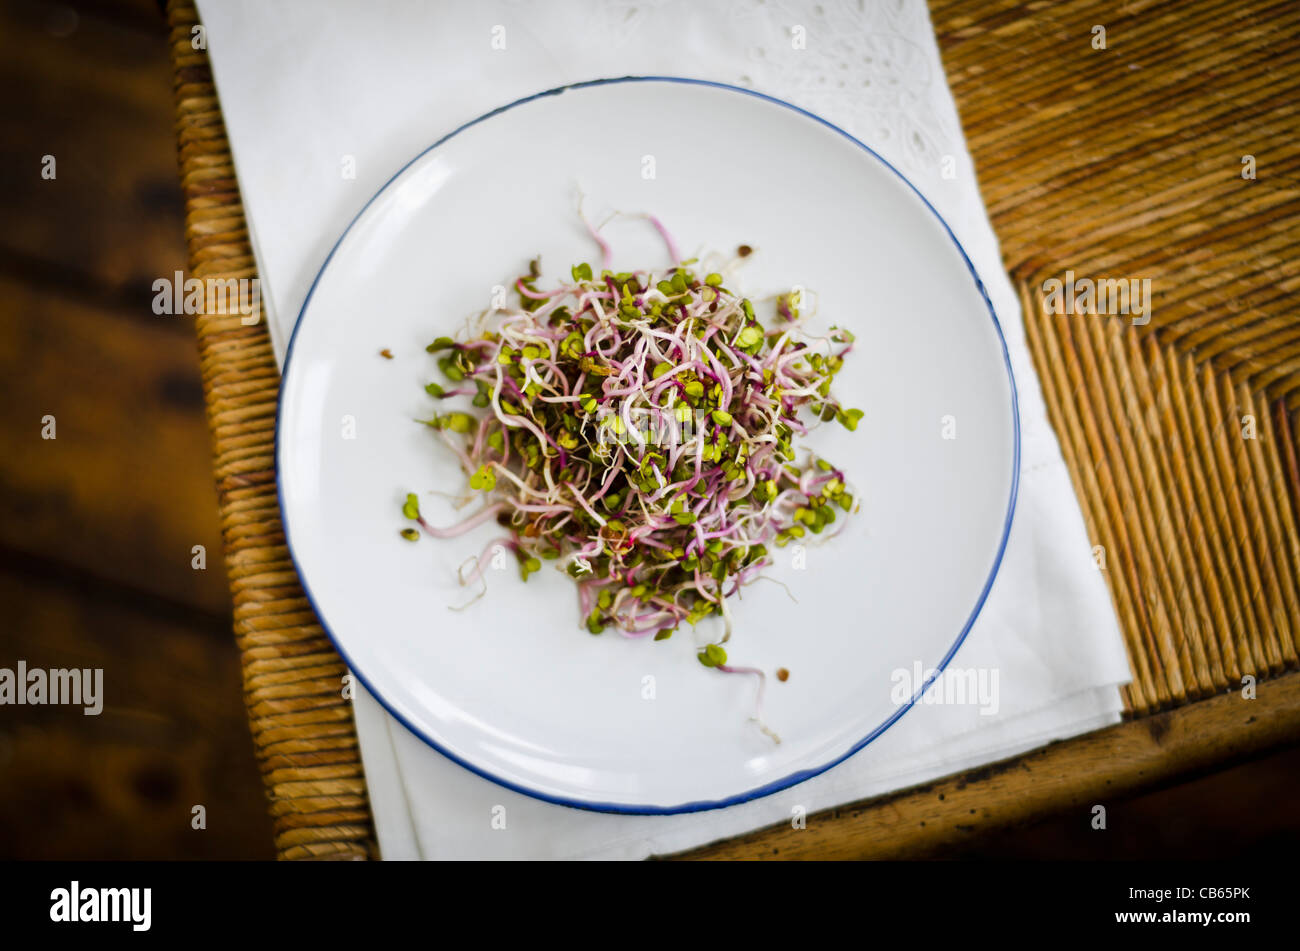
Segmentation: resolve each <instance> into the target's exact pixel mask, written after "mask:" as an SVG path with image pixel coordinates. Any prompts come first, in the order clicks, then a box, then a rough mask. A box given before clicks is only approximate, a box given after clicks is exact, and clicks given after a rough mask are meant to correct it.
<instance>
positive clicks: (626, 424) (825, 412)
mask: <svg viewBox="0 0 1300 951" xmlns="http://www.w3.org/2000/svg"><path fill="white" fill-rule="evenodd" d="M656 224H657V223H656ZM597 240H600V239H599V236H597ZM668 241H669V248H670V253H671V254H672V257H673V260H674V261H677V260H680V259H679V258H678V256H677V254H676V252H675V249H674V248H673V246H672V242H671V239H668ZM601 245H602V248H604V249H605V251H606V265H607V264H608V248H607V246H606V245H605V243H604V242H603V241H601ZM748 252H749V249H748V248H746V247H742V248H741V249H740V253H741V256H744V255H746V254H747V253H748ZM695 263H696V262H695V261H694V260H690V261H684V262H681V263H679V264H677V265H676V266H674V267H671V268H669V269H667V270H666V271H663V272H658V273H656V272H649V271H630V272H620V273H615V272H613V271H611V270H609V268H608V266H606V267H605V268H604V269H602V270H601V271H600V272H599V273H597V272H594V271H593V269H592V267H591V266H590V265H589V264H585V263H583V264H578V265H576V266H574V267H573V268H572V269H571V272H570V279H569V280H560V281H558V282H554V281H553V282H551V283H549V284H547V283H544V282H543V279H542V274H541V269H540V265H539V262H538V261H533V262H532V264H531V265H530V267H529V270H528V273H526V274H523V275H521V276H520V277H519V278H517V279H516V280H515V281H514V289H515V290H516V291H517V293H518V295H519V306H518V307H501V308H495V309H493V310H492V311H490V312H489V313H488V314H486V315H484V317H485V324H484V326H485V327H486V326H487V323H489V322H490V324H491V325H492V329H484V330H483V331H482V332H481V333H479V334H478V335H477V336H474V337H472V339H466V340H453V339H451V338H449V337H440V338H438V339H437V340H435V341H433V342H432V343H431V344H429V346H428V348H427V349H428V351H429V352H430V353H433V354H435V355H436V357H437V362H438V366H439V368H440V369H441V372H442V374H443V376H444V377H445V378H446V383H439V382H435V383H430V384H428V386H427V387H426V389H427V391H428V393H429V395H431V396H432V397H434V398H435V399H437V400H439V401H442V400H449V399H452V398H453V397H469V398H470V400H469V402H470V404H471V405H472V406H473V407H475V408H477V409H478V410H479V411H480V412H469V411H464V410H450V411H447V412H439V413H436V414H435V415H433V416H432V418H430V419H428V420H422V422H425V423H426V424H427V425H428V426H430V427H431V428H432V429H433V430H435V431H437V433H438V434H439V435H440V436H441V437H442V438H443V439H444V440H445V441H446V443H447V444H448V445H449V446H450V447H451V449H452V451H454V452H455V453H456V454H457V456H458V457H459V459H460V462H461V465H462V467H463V468H464V471H465V473H466V474H467V475H468V477H469V488H470V490H471V492H473V493H481V494H482V495H483V497H484V498H483V504H482V506H481V507H480V508H478V510H477V511H476V512H475V513H474V514H473V515H471V516H469V517H468V518H466V519H464V520H463V521H461V522H460V523H459V524H457V525H454V526H452V527H450V528H438V527H434V526H433V525H431V524H429V523H428V522H427V521H425V519H424V518H423V517H422V516H421V514H420V510H419V502H418V497H417V496H416V495H415V494H414V493H412V494H410V495H408V496H407V497H406V503H405V505H404V506H403V514H404V515H405V516H406V517H407V518H409V519H411V520H412V521H414V522H415V523H417V524H418V525H419V526H420V528H421V529H422V530H423V531H424V532H426V533H427V534H429V535H431V536H434V537H437V538H450V537H454V536H457V535H461V534H463V533H465V532H468V531H470V530H471V529H473V528H475V527H477V526H479V525H482V524H484V523H488V522H496V523H497V524H499V525H500V526H501V527H502V528H503V529H504V530H505V531H506V533H507V534H506V535H505V536H504V537H501V538H496V539H493V540H492V541H491V542H489V543H488V544H487V545H486V546H485V548H484V549H483V552H482V553H481V554H480V555H478V556H477V557H474V558H471V559H470V560H469V561H467V562H466V565H465V566H463V567H462V570H461V579H460V580H461V582H462V583H464V584H479V585H485V577H484V571H485V568H486V567H487V564H488V563H489V561H490V559H491V558H492V557H493V553H494V552H499V551H500V550H501V549H502V548H504V549H506V550H508V551H509V552H511V553H512V554H513V555H514V557H515V558H516V559H517V560H518V564H519V569H520V573H521V574H522V576H523V578H524V579H525V580H527V578H528V576H529V575H531V574H532V573H534V572H536V571H539V570H540V569H541V567H542V563H543V562H546V561H550V562H553V563H554V565H555V567H557V568H558V569H560V570H562V571H564V572H566V573H567V574H568V575H569V576H570V577H572V578H573V579H574V581H575V582H576V585H577V591H578V599H579V603H580V607H581V617H582V619H583V620H584V622H585V624H586V627H587V629H588V630H589V631H590V632H591V633H593V634H599V633H601V632H602V631H604V630H605V629H606V628H611V627H612V628H614V629H615V630H617V631H618V632H620V633H621V634H623V635H626V636H627V637H632V638H643V637H653V638H654V639H655V640H662V639H665V638H668V637H670V636H671V635H672V633H673V632H674V631H675V630H677V629H678V628H679V626H680V625H681V624H682V622H683V621H685V622H687V623H688V624H691V625H694V624H696V623H698V622H699V621H701V620H703V619H704V618H706V617H709V616H711V615H717V616H720V618H721V619H722V621H723V622H724V625H725V627H724V633H723V636H722V637H721V639H720V641H719V642H718V643H712V644H709V645H707V646H706V647H704V648H703V649H701V650H699V651H698V654H697V656H698V658H699V660H700V662H701V663H703V664H704V665H705V666H708V667H713V668H716V669H718V670H720V671H722V672H726V673H748V674H756V675H757V676H758V677H759V691H760V699H761V693H762V686H763V674H762V672H761V671H759V670H757V669H755V668H748V667H737V666H732V665H728V663H727V655H726V651H725V649H724V648H723V647H722V646H721V644H722V643H725V642H726V641H727V640H728V639H729V638H730V636H731V631H732V616H731V611H730V610H729V607H728V601H729V599H730V598H731V597H732V596H733V595H735V594H736V593H737V592H738V591H740V589H741V588H743V587H744V586H745V585H746V584H748V583H749V582H751V581H752V580H754V579H755V578H757V577H759V576H760V573H761V572H762V571H763V570H764V568H766V567H768V566H769V564H770V563H771V558H772V555H771V551H770V548H769V546H774V547H781V546H784V545H786V544H788V543H789V542H790V541H791V540H793V539H800V538H804V537H805V535H806V534H808V533H813V534H820V533H822V532H823V531H825V530H826V529H827V528H828V527H829V526H831V525H832V524H834V523H835V522H836V520H837V518H839V517H840V516H841V515H843V514H846V513H849V512H850V511H852V510H853V507H854V499H853V496H852V494H851V493H850V492H849V490H848V488H847V486H846V481H845V476H844V473H843V472H841V471H840V470H839V469H837V468H836V467H835V466H834V465H832V464H831V463H830V462H828V461H826V460H824V459H821V458H817V457H815V456H813V455H811V454H809V455H807V456H806V457H805V458H804V459H803V461H802V462H801V461H799V460H798V459H797V456H796V448H795V443H796V441H797V440H798V438H799V437H801V436H803V435H804V434H806V433H807V432H808V431H809V429H810V428H811V427H812V426H815V425H818V424H819V423H822V422H831V421H837V422H838V423H840V424H842V425H844V426H845V427H847V428H848V429H850V430H852V429H854V428H856V426H857V423H858V420H859V419H860V418H861V417H862V411H861V410H857V409H848V408H845V407H844V406H843V405H841V404H840V402H839V401H838V400H836V398H835V397H834V395H833V394H832V393H831V384H832V381H833V380H834V378H835V375H836V373H838V372H839V370H840V369H841V367H842V366H843V364H844V359H845V357H846V356H848V354H849V352H850V351H851V350H852V349H853V335H852V334H851V333H849V332H848V331H847V330H844V329H834V328H832V329H831V331H830V332H829V334H828V335H827V336H822V337H814V336H811V335H809V334H806V333H804V332H803V330H802V324H803V316H802V315H801V313H800V304H801V300H800V296H801V295H800V294H799V293H798V292H795V293H792V294H786V295H781V296H778V297H777V298H776V301H775V308H774V314H773V315H772V319H771V320H770V321H769V322H768V325H765V324H764V323H763V322H762V321H760V320H759V318H758V315H757V314H756V312H755V309H754V306H753V304H752V302H751V301H750V300H749V299H747V298H745V297H742V296H740V295H739V294H737V293H735V292H733V291H732V290H731V289H729V288H728V287H727V286H726V285H725V282H724V279H723V276H722V275H721V274H719V273H707V274H698V273H696V271H695V270H693V267H692V266H693V265H694V264H695ZM837 510H838V512H837ZM403 535H404V536H405V537H407V538H409V539H411V540H414V539H416V538H418V537H419V536H418V532H416V531H415V530H414V529H409V528H408V529H406V530H405V531H404V532H403ZM760 722H761V721H760Z"/></svg>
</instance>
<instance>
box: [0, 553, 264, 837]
mask: <svg viewBox="0 0 1300 951" xmlns="http://www.w3.org/2000/svg"><path fill="white" fill-rule="evenodd" d="M0 604H3V605H5V610H6V618H5V624H4V625H0V667H7V668H9V669H14V668H15V667H16V665H17V661H18V660H20V659H22V660H25V661H26V662H27V664H28V666H29V668H31V667H40V668H45V669H49V668H60V667H90V668H95V667H100V668H103V671H104V673H103V695H104V706H103V712H102V713H101V714H100V715H98V716H86V715H85V714H84V713H83V710H82V708H81V707H69V706H21V707H20V706H5V707H0V858H4V859H146V858H169V859H218V858H219V859H236V858H240V859H264V858H270V857H272V854H273V850H272V847H271V824H270V820H269V817H268V815H267V812H266V799H265V796H264V795H263V793H262V788H261V783H260V782H259V781H258V771H257V766H256V764H255V761H254V757H253V743H252V737H251V736H250V733H249V728H248V722H247V717H246V714H245V711H244V706H243V703H242V702H241V686H240V662H239V653H238V650H237V649H236V647H235V645H234V643H233V641H230V640H226V639H218V638H205V637H196V636H194V633H193V631H192V630H190V628H189V627H188V626H187V625H185V624H183V623H180V622H178V621H177V620H174V619H169V618H167V617H165V616H164V617H159V616H157V615H154V614H151V613H149V612H147V611H144V610H140V609H138V608H137V607H134V606H131V605H124V604H121V603H115V602H113V601H109V600H105V599H102V598H98V597H94V596H89V597H88V596H85V595H83V594H82V593H80V592H78V591H75V590H70V589H68V588H67V587H66V586H63V585H60V584H59V583H57V582H51V581H49V580H48V579H46V578H44V577H42V576H41V575H39V574H32V573H21V572H13V571H4V570H0ZM194 805H203V806H204V807H205V809H206V820H207V828H206V829H204V830H196V829H194V828H192V826H191V818H192V811H191V810H192V807H193V806H194Z"/></svg>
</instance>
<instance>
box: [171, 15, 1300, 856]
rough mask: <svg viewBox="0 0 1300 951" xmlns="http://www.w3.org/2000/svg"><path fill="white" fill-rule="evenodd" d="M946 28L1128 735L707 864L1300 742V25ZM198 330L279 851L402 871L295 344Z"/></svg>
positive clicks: (1031, 758) (926, 822)
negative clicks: (383, 799)
mask: <svg viewBox="0 0 1300 951" xmlns="http://www.w3.org/2000/svg"><path fill="white" fill-rule="evenodd" d="M931 15H932V18H933V20H934V23H935V29H936V32H937V34H938V37H939V44H940V48H941V50H942V53H943V58H944V64H945V67H946V69H947V73H948V78H949V81H950V83H951V86H952V90H953V94H954V96H955V97H956V100H957V104H958V108H959V110H960V112H961V117H962V120H963V125H964V128H965V133H966V137H967V141H968V143H969V146H970V149H971V152H972V154H973V156H974V158H975V164H976V168H977V172H978V174H979V179H980V183H981V185H982V189H983V194H984V199H985V203H986V205H987V207H988V210H989V213H990V216H991V217H992V221H993V225H994V228H995V230H996V231H997V234H998V237H999V239H1000V240H1001V242H1002V251H1003V257H1004V261H1005V264H1006V267H1007V270H1008V271H1009V273H1010V274H1011V277H1012V280H1013V283H1014V285H1015V286H1016V288H1017V289H1018V291H1019V293H1020V296H1021V299H1022V304H1023V306H1024V312H1025V327H1026V331H1027V335H1028V339H1029V343H1030V348H1031V351H1032V354H1033V358H1034V362H1035V364H1036V367H1037V370H1038V374H1039V378H1040V381H1041V385H1042V388H1043V395H1044V397H1045V399H1046V401H1047V405H1048V410H1049V416H1050V419H1051V422H1052V425H1053V426H1054V427H1055V429H1056V432H1057V434H1058V436H1059V438H1060V440H1061V447H1062V451H1063V452H1064V455H1065V459H1066V462H1067V464H1068V466H1069V469H1070V472H1071V475H1072V477H1073V480H1074V485H1075V489H1076V491H1077V492H1078V495H1079V498H1080V501H1081V503H1082V506H1083V511H1084V516H1085V521H1086V524H1087V528H1088V532H1089V535H1090V536H1091V538H1092V540H1093V543H1094V545H1096V546H1099V548H1098V551H1104V558H1105V569H1104V570H1105V577H1106V580H1107V583H1108V585H1109V588H1110V592H1111V596H1112V598H1113V600H1114V604H1115V608H1116V611H1117V614H1118V616H1119V620H1120V624H1121V628H1122V630H1123V633H1124V637H1125V643H1126V645H1127V648H1128V655H1129V660H1130V664H1131V667H1132V671H1133V683H1132V685H1131V686H1130V687H1128V688H1127V689H1125V691H1124V702H1125V706H1126V709H1127V714H1126V718H1125V722H1123V723H1121V724H1119V725H1117V726H1115V727H1112V728H1109V729H1105V730H1101V731H1097V732H1095V733H1092V734H1089V735H1087V736H1083V737H1079V738H1077V739H1074V740H1070V741H1065V742H1060V743H1055V744H1052V745H1050V746H1047V747H1044V748H1042V749H1039V750H1036V751H1033V752H1031V753H1028V754H1026V755H1024V756H1020V757H1016V758H1013V759H1010V760H1007V761H1004V762H1000V763H996V764H993V765H989V766H985V767H982V768H979V769H975V770H971V771H969V772H966V773H963V774H960V775H955V776H952V777H949V778H947V779H944V780H941V781H939V782H935V783H931V784H927V785H925V786H922V787H917V788H913V789H909V790H904V791H901V792H898V793H894V794H892V795H888V796H883V797H878V798H876V799H872V800H867V801H864V802H861V803H857V804H854V805H852V806H845V807H841V808H838V809H834V810H830V811H828V812H826V813H821V814H817V815H814V816H810V817H809V818H808V821H807V828H806V829H800V830H796V829H792V828H790V827H789V826H784V825H783V826H778V827H774V828H771V829H766V830H761V831H758V832H754V833H752V834H750V835H746V836H742V837H740V838H737V839H733V840H730V841H727V842H723V843H718V844H715V845H712V846H709V847H706V848H703V849H699V850H696V851H694V852H692V853H690V855H691V856H693V857H707V858H736V857H753V858H764V857H770V856H779V857H781V858H791V857H796V858H848V857H864V856H872V857H886V856H890V857H897V856H905V855H917V854H925V853H928V852H930V851H933V850H935V849H938V848H942V847H943V846H944V845H946V844H950V843H952V842H954V841H955V840H959V839H960V838H962V837H963V836H967V835H970V834H972V833H974V832H977V831H980V830H988V829H996V828H999V827H1005V826H1007V825H1010V824H1013V823H1018V822H1023V821H1025V820H1027V819H1029V818H1031V817H1034V816H1038V815H1042V814H1044V813H1046V812H1050V811H1058V810H1070V809H1075V810H1079V811H1080V814H1081V816H1082V815H1083V814H1084V811H1085V810H1090V809H1091V806H1092V804H1094V803H1104V802H1106V801H1107V799H1108V798H1111V797H1117V796H1120V795H1122V794H1128V793H1132V792H1133V791H1136V790H1139V789H1142V788H1146V787H1148V786H1150V785H1152V784H1155V783H1158V782H1165V781H1169V780H1170V779H1172V778H1174V777H1178V776H1183V775H1187V774H1190V773H1194V772H1197V771H1201V770H1206V769H1209V768H1213V767H1216V766H1220V765H1223V764H1225V763H1227V762H1229V761H1233V760H1236V759H1240V758H1242V757H1245V756H1249V755H1253V754H1257V753H1259V752H1261V751H1263V750H1266V749H1269V748H1271V747H1274V746H1277V745H1279V744H1282V743H1286V742H1289V741H1294V740H1295V739H1296V738H1297V737H1300V673H1297V672H1296V671H1297V667H1298V666H1300V664H1298V658H1297V649H1298V648H1300V531H1298V529H1300V523H1298V521H1297V513H1298V512H1300V467H1298V465H1297V456H1296V445H1297V443H1300V413H1298V412H1297V411H1298V410H1300V319H1297V315H1296V288H1297V286H1300V255H1297V244H1298V243H1300V145H1298V144H1297V141H1298V137H1297V132H1298V131H1300V123H1298V122H1297V114H1296V113H1297V103H1300V5H1296V4H1294V3H1291V2H1278V3H1272V4H1268V3H1265V4H1261V5H1259V6H1258V7H1257V8H1255V9H1252V10H1249V11H1246V10H1243V9H1241V8H1240V7H1239V6H1237V5H1235V4H1231V3H1226V2H1183V3H1168V2H1164V0H1139V2H1128V3H1124V4H1121V5H1120V6H1119V7H1116V6H1115V5H1114V4H1102V3H1093V2H1083V0H1066V2H1034V3H1017V2H1009V0H985V2H974V0H934V2H933V3H932V4H931ZM169 17H170V21H171V24H172V57H173V63H174V67H175V75H176V105H177V134H178V136H179V142H180V162H181V177H182V185H183V188H184V192H185V199H186V212H187V218H186V221H187V239H188V243H189V255H190V267H191V273H192V274H193V276H196V277H213V278H232V277H233V278H240V277H252V276H253V275H254V273H255V264H254V261H253V255H252V251H251V249H250V247H249V244H248V231H247V227H246V225H245V222H244V218H243V213H242V209H241V206H240V199H239V190H238V183H237V181H236V179H235V173H234V169H233V166H232V164H231V157H230V151H229V144H228V142H227V141H226V137H225V132H224V128H223V126H222V119H221V109H220V103H219V102H218V100H217V96H216V91H215V89H214V87H213V84H212V76H211V72H210V71H209V68H208V62H207V55H206V53H205V52H203V51H196V50H194V49H193V47H192V45H191V42H190V37H191V27H192V25H193V24H194V23H196V22H197V19H196V14H195V11H194V7H193V5H192V2H190V0H172V2H171V3H170V4H169ZM1098 26H1100V27H1104V31H1105V48H1104V49H1103V48H1098V37H1099V36H1100V34H1099V33H1098V31H1096V30H1095V29H1094V28H1095V27H1098ZM1067 271H1072V272H1073V273H1074V274H1075V275H1076V276H1085V275H1086V276H1092V277H1096V278H1121V277H1122V278H1136V279H1150V280H1151V282H1152V288H1153V293H1154V306H1153V309H1152V314H1151V318H1152V319H1151V320H1150V322H1149V323H1146V324H1144V325H1140V326H1139V325H1136V324H1135V323H1134V322H1133V321H1132V320H1130V319H1129V318H1125V317H1106V316H1095V315H1091V316H1090V315H1079V316H1056V315H1052V314H1047V313H1044V311H1043V307H1042V300H1043V288H1044V284H1045V282H1047V281H1049V280H1051V279H1054V278H1055V279H1064V278H1065V276H1066V272H1067ZM197 326H198V334H199V346H200V354H201V361H202V367H203V378H204V393H205V399H206V404H207V411H208V419H209V422H210V425H211V429H212V434H213V441H214V452H215V459H216V475H217V491H218V497H219V504H220V511H221V519H222V532H223V538H224V543H225V554H226V566H227V569H228V574H229V578H230V585H231V593H232V597H233V600H234V611H235V636H236V639H237V641H238V643H239V646H240V649H241V651H242V654H243V658H244V685H245V699H246V702H247V706H248V712H249V717H250V722H251V724H252V729H253V734H254V739H255V742H256V745H257V750H258V755H259V759H260V762H261V766H262V772H263V777H264V779H265V782H266V785H267V789H268V791H269V793H270V796H271V800H272V804H273V805H272V814H273V817H274V821H275V828H276V845H277V848H278V850H279V854H280V855H281V856H282V857H284V858H348V857H373V856H376V855H377V848H376V846H375V842H374V838H373V829H372V826H371V820H370V813H369V808H368V804H367V800H366V789H365V780H364V776H363V773H362V769H361V764H360V759H359V755H358V751H357V738H356V732H355V728H354V726H353V723H352V716H351V710H350V708H349V706H348V704H347V703H346V702H345V701H343V700H342V699H341V697H340V692H339V683H340V678H341V676H342V675H343V673H344V668H343V666H342V663H341V662H340V661H339V659H338V657H337V655H336V654H335V653H334V651H333V649H332V647H331V645H330V642H329V641H328V639H327V638H326V637H325V635H324V633H323V631H322V630H321V628H320V626H319V624H318V623H317V621H316V618H315V617H314V616H313V614H312V612H311V609H310V606H309V605H308V603H307V601H306V599H305V598H304V596H303V594H302V591H301V589H300V588H299V584H298V579H297V576H296V575H295V573H294V570H293V567H292V565H291V564H290V562H289V556H288V551H287V549H286V547H285V541H284V535H283V531H282V529H281V525H280V518H279V509H278V505H277V502H276V493H275V468H274V458H273V442H274V436H273V425H274V417H275V406H276V395H277V390H278V384H279V374H278V371H277V369H276V364H275V360H274V357H273V355H272V352H271V346H270V341H269V339H268V336H267V331H266V326H265V323H264V322H262V323H259V324H257V325H255V326H252V327H246V326H244V325H243V324H242V323H241V322H240V320H239V318H238V317H237V316H232V317H222V316H207V317H200V318H198V325H197ZM1099 558H1100V556H1099ZM1247 678H1249V679H1250V680H1247V682H1248V683H1249V682H1251V681H1252V680H1253V683H1254V687H1253V691H1248V690H1245V689H1244V688H1243V680H1244V679H1247ZM1246 693H1253V698H1248V697H1247V696H1245V695H1244V694H1246Z"/></svg>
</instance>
